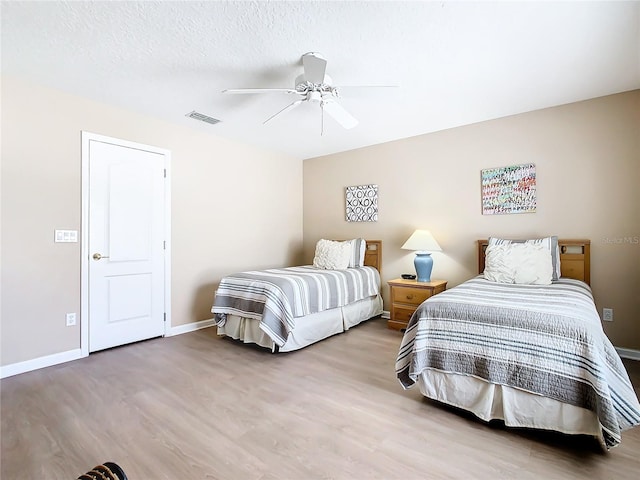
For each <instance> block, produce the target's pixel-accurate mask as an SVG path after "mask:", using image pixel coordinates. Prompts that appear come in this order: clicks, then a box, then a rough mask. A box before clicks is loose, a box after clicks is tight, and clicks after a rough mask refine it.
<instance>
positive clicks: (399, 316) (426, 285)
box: [387, 278, 447, 330]
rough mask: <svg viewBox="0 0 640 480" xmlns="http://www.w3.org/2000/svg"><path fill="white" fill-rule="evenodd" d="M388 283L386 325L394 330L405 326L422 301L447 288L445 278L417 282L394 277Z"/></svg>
mask: <svg viewBox="0 0 640 480" xmlns="http://www.w3.org/2000/svg"><path fill="white" fill-rule="evenodd" d="M388 283H389V288H390V289H391V312H390V318H389V321H388V322H387V327H389V328H393V329H395V330H402V329H404V328H407V324H408V323H409V320H411V315H413V312H415V311H416V309H417V308H418V306H419V305H420V304H421V303H422V302H424V301H425V300H426V299H427V298H429V297H433V296H434V295H436V294H438V293H440V292H444V291H445V290H446V289H447V282H446V280H433V281H431V282H418V281H416V280H404V279H402V278H396V279H394V280H390V281H389V282H388Z"/></svg>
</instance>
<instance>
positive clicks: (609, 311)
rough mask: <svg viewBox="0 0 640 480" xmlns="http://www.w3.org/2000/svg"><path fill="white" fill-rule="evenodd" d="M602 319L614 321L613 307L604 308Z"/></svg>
mask: <svg viewBox="0 0 640 480" xmlns="http://www.w3.org/2000/svg"><path fill="white" fill-rule="evenodd" d="M602 320H604V321H605V322H613V308H603V309H602Z"/></svg>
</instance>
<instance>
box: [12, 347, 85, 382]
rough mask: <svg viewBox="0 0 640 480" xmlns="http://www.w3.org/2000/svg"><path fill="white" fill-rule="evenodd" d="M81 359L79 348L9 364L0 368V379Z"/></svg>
mask: <svg viewBox="0 0 640 480" xmlns="http://www.w3.org/2000/svg"><path fill="white" fill-rule="evenodd" d="M79 358H82V351H81V350H80V349H79V348H76V349H74V350H68V351H66V352H60V353H54V354H53V355H46V356H44V357H38V358H34V359H33V360H26V361H24V362H18V363H11V364H9V365H4V366H2V367H0V378H7V377H12V376H14V375H18V374H20V373H26V372H31V371H33V370H38V369H39V368H45V367H51V366H53V365H58V364H59V363H64V362H70V361H71V360H78V359H79Z"/></svg>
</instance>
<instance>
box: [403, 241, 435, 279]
mask: <svg viewBox="0 0 640 480" xmlns="http://www.w3.org/2000/svg"><path fill="white" fill-rule="evenodd" d="M401 248H403V249H405V250H415V251H416V258H415V260H414V261H413V264H414V265H415V267H416V275H417V276H418V278H417V280H418V282H430V281H431V270H432V268H433V259H432V258H431V252H441V251H442V248H440V245H438V242H436V239H435V238H433V235H431V232H430V231H429V230H416V231H415V232H413V234H412V235H411V236H410V237H409V239H408V240H407V241H406V242H404V245H402V247H401Z"/></svg>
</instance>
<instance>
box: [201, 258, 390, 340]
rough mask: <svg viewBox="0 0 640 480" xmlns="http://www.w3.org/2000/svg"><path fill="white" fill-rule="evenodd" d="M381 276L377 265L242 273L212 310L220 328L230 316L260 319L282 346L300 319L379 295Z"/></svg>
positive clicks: (226, 282)
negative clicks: (297, 319)
mask: <svg viewBox="0 0 640 480" xmlns="http://www.w3.org/2000/svg"><path fill="white" fill-rule="evenodd" d="M379 292H380V274H379V273H378V270H376V269H375V268H373V267H358V268H348V269H346V270H321V269H318V268H314V267H312V266H302V267H288V268H277V269H270V270H260V271H251V272H242V273H236V274H234V275H230V276H228V277H225V278H223V279H222V281H221V282H220V286H219V287H218V289H217V291H216V295H215V300H214V303H213V307H212V308H211V312H212V313H214V314H215V315H214V318H215V321H216V324H217V325H218V326H222V325H224V323H225V321H226V315H228V314H232V315H239V316H241V317H246V318H253V319H256V320H259V321H260V329H261V330H262V331H264V332H265V333H266V334H267V335H269V337H271V339H272V340H273V341H274V343H276V345H278V346H282V345H284V344H285V342H286V341H287V337H288V335H289V332H291V331H292V330H293V328H294V327H295V323H296V318H299V317H303V316H305V315H309V314H312V313H317V312H322V311H325V310H329V309H331V308H338V307H343V306H345V305H347V304H349V303H353V302H356V301H358V300H362V299H364V298H367V297H371V296H374V295H377V294H378V293H379Z"/></svg>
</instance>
